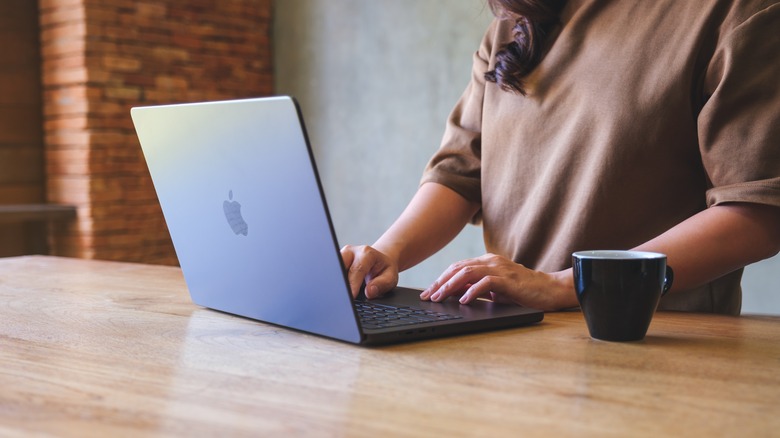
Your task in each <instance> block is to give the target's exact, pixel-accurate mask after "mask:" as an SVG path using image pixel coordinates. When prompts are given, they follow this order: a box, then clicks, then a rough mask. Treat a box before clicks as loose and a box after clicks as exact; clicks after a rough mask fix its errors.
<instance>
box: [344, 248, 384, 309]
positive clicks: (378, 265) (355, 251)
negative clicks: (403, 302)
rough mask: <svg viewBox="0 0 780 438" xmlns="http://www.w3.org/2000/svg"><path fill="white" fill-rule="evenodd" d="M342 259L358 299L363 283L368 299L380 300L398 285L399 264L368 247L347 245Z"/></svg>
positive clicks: (353, 295) (353, 292) (353, 293)
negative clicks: (379, 298)
mask: <svg viewBox="0 0 780 438" xmlns="http://www.w3.org/2000/svg"><path fill="white" fill-rule="evenodd" d="M341 259H342V260H343V261H344V266H345V267H346V269H347V276H348V279H349V287H350V289H351V290H352V297H354V298H357V296H358V294H359V293H360V288H361V286H362V285H363V282H365V283H366V290H365V293H366V298H368V299H372V298H378V297H380V296H382V295H383V294H385V293H387V292H389V291H390V290H391V289H393V288H394V287H396V286H397V285H398V264H397V263H396V262H395V261H394V260H392V259H391V258H390V257H388V256H387V255H385V254H384V253H382V252H380V251H378V250H376V249H374V248H373V247H370V246H368V245H360V246H352V245H346V246H345V247H344V248H341Z"/></svg>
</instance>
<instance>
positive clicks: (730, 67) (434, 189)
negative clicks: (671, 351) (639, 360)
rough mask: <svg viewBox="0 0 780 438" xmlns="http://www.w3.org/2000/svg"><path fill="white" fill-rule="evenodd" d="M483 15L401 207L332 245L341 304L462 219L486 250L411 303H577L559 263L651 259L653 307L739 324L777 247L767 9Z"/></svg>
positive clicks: (559, 7) (660, 5) (771, 24)
mask: <svg viewBox="0 0 780 438" xmlns="http://www.w3.org/2000/svg"><path fill="white" fill-rule="evenodd" d="M489 4H490V6H491V9H492V10H493V12H494V14H495V15H496V19H495V20H494V21H493V23H492V24H491V25H490V27H489V28H488V30H487V33H486V34H485V37H484V39H483V41H482V44H481V46H480V48H479V50H478V51H477V53H476V54H475V56H474V65H473V74H472V78H471V81H470V83H469V85H468V87H467V88H466V91H465V92H464V94H463V96H462V97H461V99H460V101H459V102H458V104H457V105H456V106H455V108H454V110H453V112H452V114H451V116H450V118H449V120H448V124H447V128H446V131H445V134H444V138H443V141H442V145H441V148H440V149H439V151H438V152H437V153H436V154H435V155H434V156H433V158H432V159H431V161H430V163H429V164H428V167H427V168H426V170H425V173H424V175H423V178H422V183H421V185H420V188H419V190H418V192H417V193H416V195H415V196H414V198H413V199H412V200H411V202H410V204H409V206H408V207H407V208H406V210H405V211H404V212H403V213H402V215H401V216H400V217H399V219H398V220H397V221H396V222H395V223H394V224H393V225H392V226H391V227H390V228H389V229H388V230H387V232H386V233H385V234H384V235H383V236H382V237H381V238H380V239H379V240H377V242H376V243H374V244H373V245H372V246H349V245H348V246H345V247H344V248H343V249H342V250H341V253H342V257H343V260H344V263H345V265H346V266H347V267H348V270H349V281H350V285H351V287H352V291H353V294H355V295H356V294H357V293H358V290H359V289H360V286H361V284H362V283H363V282H365V285H366V289H365V291H366V295H367V297H368V298H373V297H377V296H379V295H381V294H383V293H385V292H387V291H388V290H390V289H392V288H393V287H394V286H395V285H396V283H397V281H398V272H399V271H400V270H404V269H407V268H410V267H412V266H414V265H415V264H417V263H419V262H420V261H422V260H424V259H425V258H426V257H428V256H430V255H432V254H433V253H435V252H436V251H438V250H439V249H440V248H442V247H443V246H444V245H446V244H447V243H448V242H449V241H450V240H451V239H453V238H454V237H455V236H456V235H457V234H458V233H459V232H460V230H461V229H462V228H463V227H464V226H465V225H466V224H467V223H469V222H475V223H477V222H478V223H481V224H482V226H483V229H484V238H485V245H486V248H487V251H488V254H486V255H484V256H482V257H478V258H474V259H469V260H463V261H460V262H457V263H454V264H453V265H451V266H450V267H449V268H448V269H447V270H445V272H444V273H442V274H441V276H440V277H439V278H438V279H437V280H436V281H435V282H434V283H433V284H432V285H431V286H430V287H429V288H428V289H426V290H425V291H423V293H422V294H421V298H422V299H424V300H433V301H441V300H444V299H447V298H448V297H451V296H454V295H457V296H460V298H459V299H460V301H461V303H464V304H466V303H469V302H471V301H473V300H474V299H476V298H478V297H489V298H492V299H496V300H501V301H510V302H514V303H516V304H519V305H524V306H528V307H535V308H540V309H544V310H557V309H562V308H567V307H573V306H576V305H577V299H576V295H575V292H574V286H573V280H572V273H571V269H570V265H571V253H572V252H574V251H578V250H587V249H629V248H634V249H638V250H645V251H656V252H662V253H665V254H667V256H668V262H669V264H670V265H671V266H673V267H674V269H675V282H674V287H673V289H672V291H671V292H672V293H669V294H668V295H667V296H666V297H665V298H664V299H663V300H662V303H661V308H665V309H676V310H688V311H704V312H718V313H728V314H739V311H740V303H741V290H740V286H739V283H740V278H741V274H742V269H741V268H742V267H744V266H745V265H747V264H750V263H753V262H755V261H758V260H761V259H764V258H767V257H771V256H772V255H774V254H776V253H778V251H780V144H779V143H780V90H779V89H778V79H777V78H780V63H778V62H777V54H778V53H780V35H779V34H778V32H777V28H778V25H780V3H778V0H773V1H760V0H754V1H753V0H745V1H739V0H707V1H702V0H688V1H680V0H656V1H653V2H633V1H625V0H570V1H568V2H565V3H564V2H560V1H544V0H536V1H533V0H530V1H529V0H525V1H521V0H489Z"/></svg>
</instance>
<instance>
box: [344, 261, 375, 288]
mask: <svg viewBox="0 0 780 438" xmlns="http://www.w3.org/2000/svg"><path fill="white" fill-rule="evenodd" d="M372 264H373V257H372V256H371V254H370V253H363V254H358V255H356V256H355V259H354V260H353V262H352V264H351V265H350V267H349V271H348V274H347V277H348V280H349V288H350V290H351V291H352V296H353V297H355V298H357V296H358V294H360V288H361V287H362V286H363V282H364V281H365V280H366V276H367V275H368V273H369V271H370V269H371V265H372Z"/></svg>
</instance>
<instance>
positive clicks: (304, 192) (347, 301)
mask: <svg viewBox="0 0 780 438" xmlns="http://www.w3.org/2000/svg"><path fill="white" fill-rule="evenodd" d="M131 116H132V119H133V123H134V125H135V129H136V132H137V134H138V138H139V140H140V143H141V148H142V150H143V153H144V156H145V159H146V163H147V165H148V168H149V172H150V174H151V176H152V181H153V183H154V187H155V190H156V192H157V196H158V198H159V201H160V205H161V207H162V211H163V215H164V217H165V221H166V224H167V226H168V229H169V232H170V235H171V239H172V241H173V245H174V248H175V251H176V255H177V256H178V259H179V263H180V266H181V269H182V272H183V274H184V278H185V281H186V283H187V288H188V290H189V293H190V297H191V299H192V301H193V302H194V303H195V304H197V305H200V306H203V307H206V308H210V309H214V310H218V311H221V312H226V313H230V314H233V315H238V316H242V317H246V318H251V319H254V320H258V321H262V322H265V323H270V324H275V325H277V326H282V327H286V328H290V329H295V330H298V331H303V332H309V333H313V334H316V335H321V336H325V337H328V338H333V339H338V340H341V341H345V342H350V343H354V344H365V345H376V344H387V343H395V342H402V341H410V340H420V339H427V338H434V337H441V336H447V335H456V334H465V333H473V332H478V331H484V330H494V329H502V328H508V327H515V326H521V325H527V324H532V323H535V322H539V321H541V320H542V319H543V317H544V313H543V312H542V311H540V310H536V309H530V308H525V307H519V306H514V305H507V304H498V303H493V302H490V301H486V300H478V301H477V302H475V303H472V304H470V305H461V304H460V303H458V301H457V300H456V299H448V300H446V301H445V302H443V303H432V302H425V301H421V300H420V299H419V294H420V291H419V290H415V289H410V288H403V287H398V288H396V289H395V290H393V291H391V292H390V293H388V294H387V295H386V296H384V297H382V298H380V299H376V300H366V299H365V298H364V297H359V298H358V299H354V300H353V298H352V294H351V293H350V290H349V286H348V282H347V274H346V270H345V268H344V266H343V263H342V259H341V255H340V251H339V248H340V245H339V243H338V242H337V240H336V235H335V231H334V228H333V223H332V222H331V218H330V214H329V211H328V206H327V203H326V201H325V194H324V192H323V188H322V184H321V182H320V179H319V176H318V174H317V167H316V165H315V162H314V155H313V154H312V149H311V147H310V144H309V141H308V137H307V134H306V130H305V128H304V124H303V119H302V116H301V111H300V109H299V106H298V104H297V103H296V101H295V99H293V98H292V97H288V96H279V97H268V98H256V99H241V100H231V101H217V102H203V103H188V104H175V105H162V106H147V107H136V108H132V110H131ZM365 307H370V309H368V310H367V311H366V310H364V308H365ZM388 309H389V310H388ZM358 312H361V313H363V312H366V313H367V315H364V316H363V319H361V317H359V316H358ZM387 315H389V316H387ZM399 324H400V325H399Z"/></svg>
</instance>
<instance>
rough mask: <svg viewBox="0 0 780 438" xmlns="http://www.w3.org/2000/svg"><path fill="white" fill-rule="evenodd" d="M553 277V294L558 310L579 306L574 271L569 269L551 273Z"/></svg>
mask: <svg viewBox="0 0 780 438" xmlns="http://www.w3.org/2000/svg"><path fill="white" fill-rule="evenodd" d="M549 275H550V277H552V279H553V287H552V291H551V292H552V295H553V301H554V307H555V308H556V309H557V310H563V309H569V308H573V307H579V305H580V303H579V301H578V300H577V292H576V290H575V289H574V273H573V271H572V270H571V268H569V269H564V270H563V271H558V272H553V273H551V274H549Z"/></svg>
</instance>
